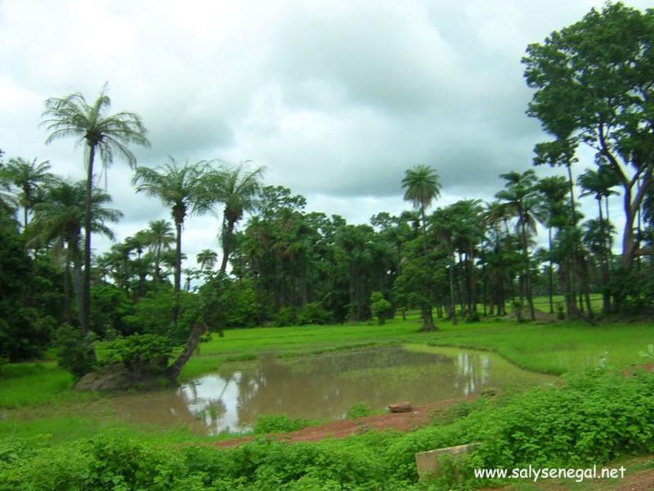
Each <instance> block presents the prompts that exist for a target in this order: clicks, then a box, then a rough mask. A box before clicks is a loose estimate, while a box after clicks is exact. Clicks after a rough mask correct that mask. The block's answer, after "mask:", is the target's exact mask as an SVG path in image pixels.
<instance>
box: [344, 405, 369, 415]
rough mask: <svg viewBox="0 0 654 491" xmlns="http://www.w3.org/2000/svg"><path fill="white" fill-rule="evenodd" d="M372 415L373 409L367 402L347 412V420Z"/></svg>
mask: <svg viewBox="0 0 654 491" xmlns="http://www.w3.org/2000/svg"><path fill="white" fill-rule="evenodd" d="M371 414H372V408H371V407H370V406H369V405H368V404H366V403H365V402H360V403H358V404H355V405H354V406H352V407H351V408H350V409H348V410H347V413H346V414H345V417H346V418H347V419H357V418H365V417H367V416H370V415H371Z"/></svg>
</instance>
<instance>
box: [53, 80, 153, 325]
mask: <svg viewBox="0 0 654 491" xmlns="http://www.w3.org/2000/svg"><path fill="white" fill-rule="evenodd" d="M106 90H107V86H106V85H105V86H104V87H103V88H102V90H101V91H100V94H99V95H98V97H97V99H96V100H95V101H94V102H93V103H92V104H89V103H88V102H87V101H86V99H85V98H84V96H83V95H82V94H81V93H80V92H75V93H73V94H69V95H67V96H64V97H62V98H54V97H53V98H50V99H48V100H46V101H45V108H46V109H45V112H44V113H43V116H44V118H45V119H44V121H43V124H44V125H45V126H46V128H47V130H48V131H49V132H50V135H49V136H48V138H47V139H46V143H51V142H52V141H54V140H58V139H59V138H67V137H71V136H72V137H74V138H77V139H78V143H83V144H84V148H85V154H86V162H85V164H86V205H85V209H84V213H85V215H84V233H85V236H84V282H83V293H82V332H83V333H84V335H86V333H88V330H89V324H90V303H91V232H92V222H93V217H92V216H91V211H92V201H93V187H94V184H93V179H94V174H93V166H94V164H95V156H96V155H99V156H100V159H101V161H102V164H103V166H104V167H105V168H106V167H107V166H109V165H110V164H111V163H112V161H113V158H114V154H118V155H119V156H121V157H123V158H124V159H125V160H126V161H127V163H128V164H129V165H130V167H136V157H135V156H134V154H133V153H132V152H131V150H130V149H129V147H128V145H129V144H136V145H142V146H149V145H150V142H149V141H148V139H147V138H146V136H145V135H146V129H145V127H144V126H143V123H142V121H141V118H140V117H139V116H138V115H137V114H134V113H130V112H118V113H115V114H107V111H108V110H109V108H110V106H111V99H110V98H109V96H108V95H107V94H106Z"/></svg>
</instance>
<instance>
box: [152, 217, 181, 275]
mask: <svg viewBox="0 0 654 491" xmlns="http://www.w3.org/2000/svg"><path fill="white" fill-rule="evenodd" d="M145 237H146V240H147V243H148V247H149V249H150V253H151V254H152V258H153V265H152V266H153V267H152V271H153V275H154V279H155V281H157V282H159V283H160V282H161V281H162V275H161V260H162V254H163V252H164V251H167V250H169V249H170V246H171V245H172V244H174V243H175V241H176V240H175V232H174V231H173V227H172V225H171V224H170V222H169V221H167V220H155V221H153V222H150V223H148V229H147V230H146V231H145Z"/></svg>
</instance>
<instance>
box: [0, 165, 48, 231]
mask: <svg viewBox="0 0 654 491" xmlns="http://www.w3.org/2000/svg"><path fill="white" fill-rule="evenodd" d="M49 170H50V162H49V161H47V160H45V161H43V162H39V163H38V164H37V163H36V159H34V160H33V161H31V162H30V161H29V160H27V159H23V158H21V157H17V158H13V159H9V162H7V165H6V167H4V168H3V169H2V174H3V176H4V179H5V180H6V182H8V183H10V184H11V185H12V186H16V187H17V188H18V189H19V190H20V192H19V193H18V204H19V205H20V206H21V207H22V208H23V228H25V227H27V224H28V222H29V214H30V211H31V209H32V207H33V206H34V204H35V202H36V197H37V193H38V191H39V190H40V189H41V186H43V185H47V184H48V183H50V182H52V180H53V175H52V174H51V173H50V172H49Z"/></svg>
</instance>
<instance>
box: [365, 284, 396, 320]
mask: <svg viewBox="0 0 654 491" xmlns="http://www.w3.org/2000/svg"><path fill="white" fill-rule="evenodd" d="M370 310H371V311H372V315H373V316H375V317H377V322H378V324H379V325H380V326H381V325H383V324H384V323H385V322H386V319H388V317H389V316H390V314H391V312H392V311H393V306H392V305H391V303H390V302H389V301H388V300H386V299H385V298H384V295H383V294H382V293H381V292H372V294H371V295H370Z"/></svg>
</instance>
